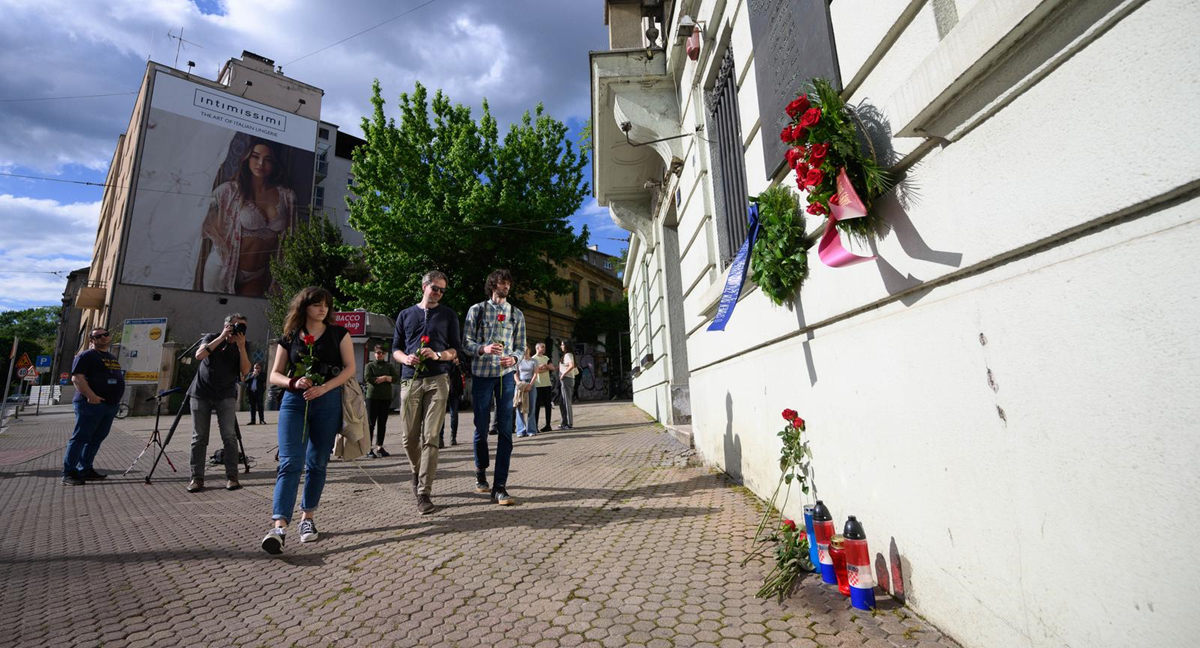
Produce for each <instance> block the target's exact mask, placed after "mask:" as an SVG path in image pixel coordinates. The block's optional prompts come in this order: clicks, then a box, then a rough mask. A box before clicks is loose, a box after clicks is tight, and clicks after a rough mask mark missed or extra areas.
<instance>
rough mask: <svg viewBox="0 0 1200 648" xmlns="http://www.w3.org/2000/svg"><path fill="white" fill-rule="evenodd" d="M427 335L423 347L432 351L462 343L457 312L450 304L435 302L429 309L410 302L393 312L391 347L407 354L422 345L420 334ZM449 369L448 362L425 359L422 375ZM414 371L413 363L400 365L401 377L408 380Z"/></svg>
mask: <svg viewBox="0 0 1200 648" xmlns="http://www.w3.org/2000/svg"><path fill="white" fill-rule="evenodd" d="M424 335H428V336H429V343H428V344H426V345H425V347H426V348H429V349H432V350H433V351H435V352H439V353H440V352H442V351H445V350H447V349H454V350H455V351H456V352H457V350H458V349H459V347H460V346H461V345H462V334H461V332H460V328H459V326H458V315H456V314H455V313H454V310H453V309H451V308H450V307H449V306H443V305H442V304H438V305H437V306H434V307H433V308H431V309H429V310H428V311H427V310H425V309H424V308H421V305H420V304H415V305H413V306H409V307H408V308H406V309H404V310H402V311H400V314H399V315H397V316H396V331H395V333H393V335H392V350H393V351H395V350H401V351H404V352H405V353H407V354H409V355H413V354H415V353H416V352H417V349H420V348H421V336H424ZM449 370H450V363H449V362H438V361H437V360H432V359H428V358H427V359H426V360H425V368H424V369H423V370H422V371H421V376H436V375H438V374H444V373H446V372H448V371H449ZM414 373H416V370H415V368H414V367H409V366H401V373H400V378H401V379H402V380H408V379H409V378H412V377H413V374H414Z"/></svg>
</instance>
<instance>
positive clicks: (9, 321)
mask: <svg viewBox="0 0 1200 648" xmlns="http://www.w3.org/2000/svg"><path fill="white" fill-rule="evenodd" d="M61 312H62V307H61V306H38V307H37V308H26V309H24V310H16V311H5V312H3V313H0V349H3V350H4V353H5V354H7V353H8V352H9V351H11V350H12V343H13V337H14V336H17V335H19V336H21V341H20V342H19V343H18V346H17V356H18V357H20V355H21V354H22V353H28V354H29V357H30V358H32V357H33V356H35V355H38V354H39V353H40V354H50V353H52V352H53V351H54V340H55V338H56V337H57V334H58V318H59V313H61ZM5 369H7V367H5Z"/></svg>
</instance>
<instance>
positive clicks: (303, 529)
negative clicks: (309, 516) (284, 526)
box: [300, 520, 317, 542]
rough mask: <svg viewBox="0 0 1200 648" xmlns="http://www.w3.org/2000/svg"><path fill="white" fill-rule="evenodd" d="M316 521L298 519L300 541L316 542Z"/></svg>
mask: <svg viewBox="0 0 1200 648" xmlns="http://www.w3.org/2000/svg"><path fill="white" fill-rule="evenodd" d="M316 540H317V523H316V522H314V521H313V520H300V542H316Z"/></svg>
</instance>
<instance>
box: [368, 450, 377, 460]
mask: <svg viewBox="0 0 1200 648" xmlns="http://www.w3.org/2000/svg"><path fill="white" fill-rule="evenodd" d="M367 456H368V457H370V458H372V459H378V458H379V455H377V454H375V451H374V450H371V451H370V452H368V453H367Z"/></svg>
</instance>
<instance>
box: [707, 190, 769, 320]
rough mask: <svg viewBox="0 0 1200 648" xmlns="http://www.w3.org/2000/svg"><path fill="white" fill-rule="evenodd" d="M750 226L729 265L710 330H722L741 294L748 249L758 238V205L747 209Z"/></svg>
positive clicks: (748, 255) (752, 246) (748, 257)
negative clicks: (723, 289) (744, 240)
mask: <svg viewBox="0 0 1200 648" xmlns="http://www.w3.org/2000/svg"><path fill="white" fill-rule="evenodd" d="M749 218H750V227H749V231H748V232H747V233H746V242H745V243H742V247H741V249H739V250H738V252H737V256H735V257H733V264H732V265H730V266H729V276H728V277H727V278H726V279H725V291H724V292H722V293H721V305H720V306H718V307H717V316H716V317H715V318H713V323H712V324H709V326H708V330H710V331H724V330H725V325H726V324H727V323H729V318H730V317H731V316H733V307H734V306H737V301H738V297H739V296H740V295H741V294H742V284H743V283H744V282H745V280H746V264H747V263H748V262H749V261H750V250H752V249H754V239H756V238H758V205H756V204H751V205H750V209H749Z"/></svg>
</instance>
